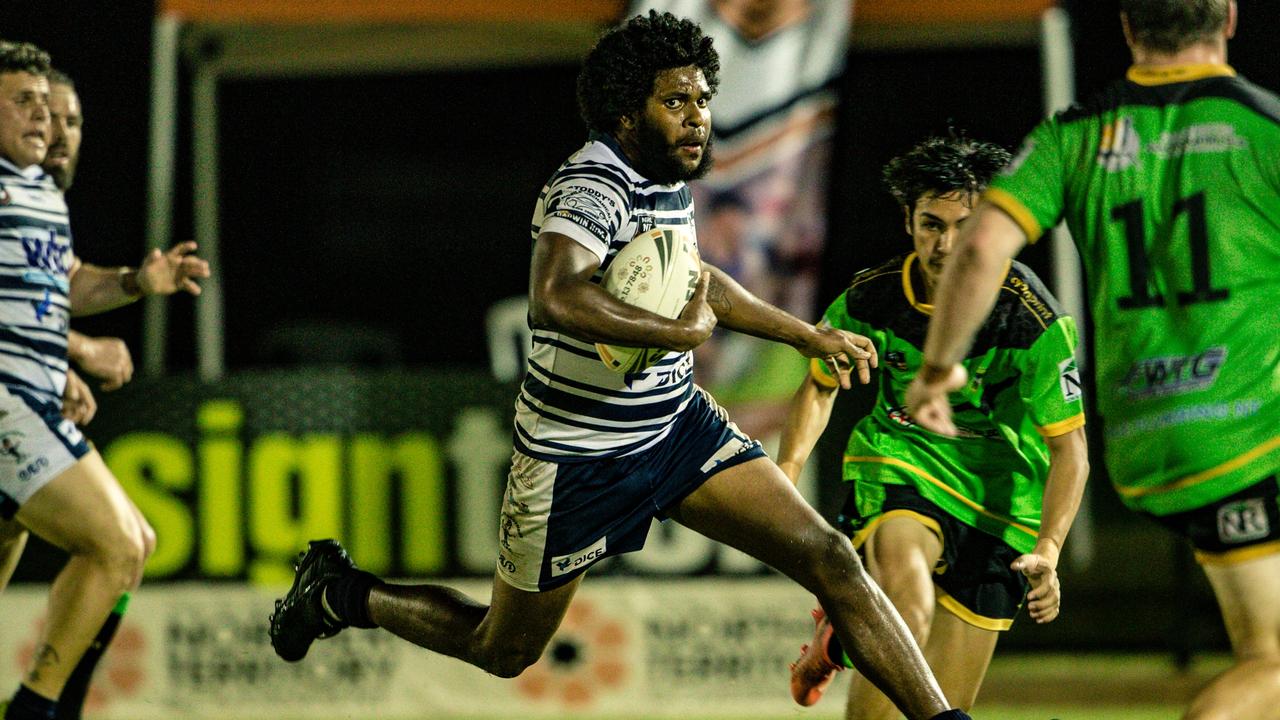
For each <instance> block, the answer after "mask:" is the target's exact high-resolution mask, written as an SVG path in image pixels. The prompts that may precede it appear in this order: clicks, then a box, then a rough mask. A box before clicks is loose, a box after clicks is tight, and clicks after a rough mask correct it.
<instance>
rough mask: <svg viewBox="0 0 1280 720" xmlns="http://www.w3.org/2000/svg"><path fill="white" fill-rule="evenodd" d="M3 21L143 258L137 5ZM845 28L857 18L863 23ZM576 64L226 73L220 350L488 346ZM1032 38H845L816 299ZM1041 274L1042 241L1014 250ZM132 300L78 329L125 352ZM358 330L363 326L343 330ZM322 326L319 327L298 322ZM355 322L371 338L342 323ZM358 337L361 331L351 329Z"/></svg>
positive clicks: (89, 189) (1093, 40) (1270, 71)
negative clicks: (57, 104) (68, 89)
mask: <svg viewBox="0 0 1280 720" xmlns="http://www.w3.org/2000/svg"><path fill="white" fill-rule="evenodd" d="M1064 5H1065V6H1066V7H1067V9H1068V10H1069V11H1070V12H1071V13H1072V17H1073V29H1074V36H1075V52H1076V63H1077V92H1078V94H1080V95H1083V94H1085V93H1087V92H1089V91H1090V90H1092V89H1094V88H1097V87H1099V86H1101V85H1102V84H1104V83H1105V82H1107V81H1108V80H1110V79H1111V78H1113V77H1115V76H1116V75H1118V74H1120V73H1121V72H1123V70H1124V68H1125V67H1126V66H1127V64H1128V56H1127V50H1126V49H1125V48H1124V45H1123V39H1122V37H1121V33H1120V29H1119V24H1118V22H1117V21H1116V15H1115V10H1116V7H1117V3H1116V1H1115V0H1096V1H1095V0H1074V1H1070V0H1069V1H1068V2H1065V3H1064ZM1240 5H1241V10H1240V13H1241V24H1240V32H1239V34H1238V37H1237V39H1236V40H1235V41H1234V42H1233V44H1232V46H1231V61H1232V63H1233V64H1234V65H1235V66H1236V67H1237V68H1238V69H1239V70H1240V71H1241V72H1242V74H1244V75H1246V76H1247V77H1249V78H1250V79H1252V80H1253V81H1255V82H1257V83H1259V84H1261V85H1263V86H1264V87H1268V88H1272V89H1275V88H1278V87H1280V64H1278V63H1276V62H1274V56H1273V55H1272V54H1271V53H1272V49H1271V47H1270V39H1271V38H1270V36H1271V28H1274V27H1277V26H1278V24H1280V8H1277V7H1276V5H1275V3H1267V2H1262V1H1261V0H1244V1H1243V2H1241V3H1240ZM0 7H2V10H0V13H2V14H0V18H2V19H0V37H5V38H9V39H21V40H28V41H32V42H35V43H37V44H38V45H40V46H42V47H44V48H45V49H47V50H48V51H49V52H50V53H51V54H52V55H53V57H54V61H55V63H56V64H57V65H58V66H60V67H61V68H63V69H64V70H66V71H68V72H69V73H70V74H71V75H72V76H73V77H75V78H76V80H77V82H78V85H79V92H80V95H81V97H82V100H83V103H84V108H85V114H86V126H85V138H86V139H85V145H84V151H83V156H82V161H81V168H80V173H79V176H78V179H77V182H76V186H75V187H74V188H73V189H72V191H71V193H70V194H69V199H70V204H71V208H72V216H73V228H74V232H75V237H76V248H77V252H78V253H79V254H80V255H81V256H82V257H84V258H85V259H87V260H89V261H91V262H97V263H99V264H125V263H129V264H135V263H136V262H137V260H138V258H139V257H140V256H141V254H142V251H143V245H144V227H145V208H146V203H145V191H146V175H145V171H146V164H147V138H148V124H147V123H148V115H149V110H148V104H149V88H150V59H151V55H150V53H151V21H152V13H153V5H152V4H151V3H148V2H138V1H136V0H126V1H125V2H115V3H98V2H90V1H89V0H42V1H41V2H30V1H27V2H15V1H14V0H4V2H0ZM854 32H855V33H856V32H857V30H856V20H855V30H854ZM575 72H576V69H575V67H573V66H564V65H555V66H530V67H521V68H514V69H501V70H497V69H478V70H467V71H453V72H438V73H430V74H409V75H389V76H372V77H358V78H356V77H351V78H327V79H309V80H297V79H290V80H269V81H267V80H263V81H230V82H224V83H222V85H221V88H220V90H221V97H222V105H221V116H220V118H219V122H220V131H221V137H222V140H223V144H222V156H221V159H220V162H221V164H222V193H223V215H222V218H221V220H222V228H223V239H222V258H221V270H222V273H223V277H224V280H225V298H226V318H227V319H226V327H227V356H228V364H229V367H231V368H232V369H235V368H242V367H250V366H259V365H271V364H282V363H284V364H288V363H292V362H295V361H299V360H304V359H311V360H317V359H318V360H324V359H325V358H324V354H325V353H326V352H332V353H334V354H335V355H336V356H337V359H346V358H348V357H355V358H357V359H358V360H364V361H367V362H369V363H372V364H380V365H388V364H390V365H394V364H407V365H439V364H451V365H456V364H466V365H477V364H483V363H485V362H486V356H485V346H484V336H483V332H482V328H483V313H484V310H485V308H487V307H488V305H489V304H490V303H492V302H493V301H495V300H498V299H501V298H504V297H509V296H511V295H517V294H521V293H523V292H524V283H525V277H526V272H527V261H528V252H529V243H528V238H527V234H526V230H525V228H527V227H528V225H527V223H528V219H529V217H530V215H531V212H532V207H533V200H534V198H535V197H536V195H537V192H538V190H539V189H540V187H541V185H542V182H543V181H544V180H545V179H546V177H547V176H548V175H549V174H550V173H551V171H552V170H553V169H554V168H555V167H556V166H557V165H558V164H559V162H560V161H561V160H563V158H564V157H565V156H566V155H567V154H568V153H569V152H571V151H572V150H573V149H575V148H576V147H578V146H579V144H580V143H581V142H582V140H583V138H584V137H585V131H584V129H583V126H582V124H581V122H580V121H579V120H578V117H577V112H576V107H575V104H574V99H573V81H572V80H573V76H574V74H575ZM1039 78H1040V67H1039V56H1038V52H1037V51H1036V50H1035V49H1033V48H1026V49H1009V48H977V49H954V48H941V49H937V50H932V51H855V52H854V53H852V54H851V55H850V58H849V71H848V73H847V74H846V77H845V79H844V81H843V83H842V87H841V90H842V92H843V94H844V100H845V102H844V105H843V107H842V110H841V114H840V118H839V128H838V139H837V142H838V146H837V156H836V164H835V172H834V176H833V192H832V195H831V197H832V203H831V211H830V220H831V227H832V231H833V232H832V235H831V241H830V243H829V249H828V256H827V258H826V260H827V262H826V263H825V264H824V274H823V285H822V289H821V292H820V296H821V297H823V298H826V297H829V296H833V295H834V294H835V293H837V292H838V291H839V290H840V289H841V288H842V287H843V285H844V283H845V281H846V280H847V279H848V277H849V276H850V275H851V274H852V272H853V271H855V270H857V269H858V268H861V267H866V266H868V265H870V264H872V263H875V262H877V261H879V260H880V259H883V258H885V257H887V256H889V255H892V254H894V253H896V252H898V251H900V250H901V249H903V248H904V247H906V240H907V238H906V236H905V235H904V234H903V233H902V230H901V221H900V217H899V212H898V210H897V208H896V206H895V205H894V204H893V202H892V200H891V199H890V198H889V196H888V195H887V194H886V193H884V192H883V190H882V189H881V188H880V185H879V178H878V173H879V169H880V167H881V166H882V165H883V164H884V162H885V161H887V160H888V159H889V158H891V157H892V156H893V155H895V154H897V153H899V152H902V151H903V150H905V149H907V148H908V147H910V146H911V145H912V144H913V143H914V142H916V141H918V140H919V139H920V138H922V137H923V136H925V135H927V134H930V133H946V132H948V131H949V129H951V128H955V129H957V130H959V131H962V132H965V133H967V134H969V135H971V136H973V137H976V138H980V139H984V140H990V141H994V142H999V143H1001V144H1003V145H1005V146H1007V147H1009V148H1010V149H1013V148H1014V147H1015V146H1016V145H1017V143H1018V141H1019V140H1020V138H1021V137H1022V136H1023V135H1024V134H1025V133H1026V132H1027V131H1028V130H1029V129H1030V128H1031V126H1032V125H1033V124H1034V123H1035V122H1036V121H1037V120H1038V119H1039V118H1040V117H1041V115H1042V112H1041V104H1040V103H1041V100H1040V90H1039V82H1040V80H1039ZM182 105H183V107H184V111H183V115H184V116H183V118H182V119H181V122H180V125H179V127H180V138H179V144H180V167H179V172H178V179H179V187H178V188H177V189H176V192H175V199H176V209H177V218H176V223H175V226H174V232H175V239H180V238H183V237H189V236H190V234H191V219H190V168H189V166H187V165H186V164H185V163H182V162H181V161H184V160H186V157H187V153H186V152H185V151H186V150H188V149H189V132H188V127H189V119H188V118H187V117H186V115H187V113H186V112H185V106H186V104H185V102H184V103H183V104H182ZM1022 259H1023V260H1024V261H1026V262H1028V263H1029V264H1031V265H1032V267H1033V268H1035V269H1037V270H1039V271H1041V272H1042V273H1045V274H1047V272H1048V267H1047V244H1046V245H1045V247H1044V248H1039V247H1033V248H1030V249H1029V250H1028V251H1027V253H1026V254H1025V255H1024V257H1023V258H1022ZM141 318H142V315H141V311H140V308H139V307H133V308H127V309H125V310H122V311H119V312H116V313H113V314H111V315H109V316H105V317H102V318H86V319H83V320H78V321H77V326H78V327H79V328H80V329H82V330H84V331H87V332H90V333H110V334H115V335H119V336H122V337H124V338H125V339H126V340H127V341H129V342H130V345H131V346H132V347H134V348H135V352H140V349H139V348H138V345H139V340H140V337H141V322H142V320H141ZM357 330H358V333H357V332H356V331H357ZM299 335H302V336H304V337H305V336H307V335H311V336H313V337H315V338H316V339H315V342H313V343H311V344H310V345H306V344H305V343H304V344H303V345H304V346H303V347H300V346H299V345H300V343H299V342H298V341H297V339H296V338H297V337H298V336H299ZM192 337H193V331H192V324H191V301H190V300H189V299H187V298H177V299H175V300H174V301H173V302H172V303H171V334H170V337H169V363H170V367H172V368H173V369H175V370H185V369H189V368H191V367H193V366H194V353H193V351H192V348H191V346H192ZM352 337H356V338H363V339H364V340H363V342H367V343H368V345H369V348H368V351H367V352H365V353H363V354H361V351H360V349H359V348H354V349H353V348H352V347H350V341H345V344H344V340H343V338H352ZM355 342H361V340H356V341H355Z"/></svg>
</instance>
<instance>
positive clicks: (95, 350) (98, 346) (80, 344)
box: [67, 330, 133, 391]
mask: <svg viewBox="0 0 1280 720" xmlns="http://www.w3.org/2000/svg"><path fill="white" fill-rule="evenodd" d="M67 357H68V358H70V360H71V361H72V362H74V363H75V364H76V366H77V367H79V368H80V369H81V370H83V371H84V372H85V373H86V374H87V375H91V376H93V377H95V378H97V379H99V380H101V381H102V385H101V387H102V389H103V390H107V391H110V390H116V389H118V388H120V387H122V386H123V385H124V384H125V383H127V382H129V381H130V380H131V379H133V357H132V356H131V355H130V354H129V346H128V345H125V343H124V341H123V340H121V339H120V338H116V337H90V336H88V335H85V334H84V333H79V332H76V331H75V330H68V331H67Z"/></svg>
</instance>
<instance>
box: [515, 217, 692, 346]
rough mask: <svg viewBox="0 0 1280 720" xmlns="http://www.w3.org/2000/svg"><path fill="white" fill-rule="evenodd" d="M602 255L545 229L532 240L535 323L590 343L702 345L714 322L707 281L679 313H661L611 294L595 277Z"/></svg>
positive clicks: (531, 285)
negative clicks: (629, 302) (598, 283)
mask: <svg viewBox="0 0 1280 720" xmlns="http://www.w3.org/2000/svg"><path fill="white" fill-rule="evenodd" d="M599 266H600V259H599V258H597V257H596V256H595V254H594V253H592V252H591V251H590V250H588V249H586V248H585V247H583V246H582V245H581V244H580V243H578V242H577V241H576V240H574V239H573V238H570V237H569V236H567V235H561V234H560V233H553V232H544V233H542V234H541V235H539V236H538V239H537V241H536V242H534V244H533V260H532V262H531V264H530V267H529V317H530V318H531V320H532V322H533V326H534V327H535V328H545V329H548V330H555V331H557V332H564V333H568V334H569V335H572V336H573V337H576V338H578V339H579V340H583V341H586V342H603V343H611V344H617V345H629V346H632V347H655V348H667V349H669V350H677V351H685V350H692V349H693V348H695V347H697V346H699V345H701V344H702V343H703V342H704V341H705V340H706V339H707V338H708V337H710V336H711V331H712V330H714V329H715V326H716V316H715V313H713V312H712V311H711V308H710V307H709V306H708V305H707V287H708V280H707V278H706V277H705V276H704V277H703V278H702V279H701V280H700V281H699V282H698V288H697V289H696V290H695V291H694V294H693V299H691V300H690V301H689V303H688V304H687V305H686V306H685V308H684V311H683V312H682V313H681V314H680V317H678V318H675V319H674V320H673V319H670V318H665V317H662V316H661V315H657V314H655V313H651V312H649V311H647V310H642V309H640V308H638V307H635V306H633V305H628V304H626V303H624V302H622V301H620V300H618V299H617V298H615V297H613V296H612V295H610V294H609V293H608V292H606V291H605V289H604V288H602V287H600V286H599V285H597V284H595V283H593V282H591V276H592V275H593V274H594V273H595V271H596V268H598V267H599Z"/></svg>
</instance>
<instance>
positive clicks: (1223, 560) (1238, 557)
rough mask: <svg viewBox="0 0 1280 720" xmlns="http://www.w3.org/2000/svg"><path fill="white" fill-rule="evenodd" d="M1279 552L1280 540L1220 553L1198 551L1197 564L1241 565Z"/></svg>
mask: <svg viewBox="0 0 1280 720" xmlns="http://www.w3.org/2000/svg"><path fill="white" fill-rule="evenodd" d="M1278 552H1280V540H1272V541H1271V542H1264V543H1259V544H1257V545H1250V546H1249V547H1242V548H1237V549H1235V550H1228V551H1226V552H1220V553H1215V552H1208V551H1205V550H1196V562H1198V563H1200V564H1201V565H1239V564H1240V563H1246V562H1249V561H1250V560H1257V559H1258V558H1261V557H1266V556H1268V555H1274V554H1276V553H1278Z"/></svg>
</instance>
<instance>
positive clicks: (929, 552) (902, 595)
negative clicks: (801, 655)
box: [845, 515, 958, 720]
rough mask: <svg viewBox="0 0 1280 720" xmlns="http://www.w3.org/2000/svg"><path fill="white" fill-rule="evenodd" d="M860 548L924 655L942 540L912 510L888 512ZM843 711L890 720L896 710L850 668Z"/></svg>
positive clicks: (851, 716)
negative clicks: (935, 567)
mask: <svg viewBox="0 0 1280 720" xmlns="http://www.w3.org/2000/svg"><path fill="white" fill-rule="evenodd" d="M863 549H864V553H865V557H866V558H867V571H868V572H870V574H871V577H872V578H873V579H874V580H875V581H876V583H877V584H878V585H880V588H881V589H882V590H884V594H885V595H887V596H888V597H889V601H890V602H892V603H893V606H894V608H896V609H897V611H898V614H900V615H901V616H902V620H903V622H905V623H906V624H907V628H908V629H909V630H910V631H911V635H912V636H913V637H915V639H916V643H917V644H919V645H920V647H922V648H925V657H926V659H927V658H928V656H929V653H928V643H929V642H930V628H931V626H932V623H933V619H934V613H935V607H936V604H935V595H934V587H933V568H934V566H935V565H936V564H937V562H938V558H939V557H941V556H942V541H941V540H939V539H938V536H937V535H935V534H934V532H933V531H932V530H930V529H929V528H928V527H926V526H924V525H923V524H921V523H920V522H919V521H918V520H916V519H915V518H914V517H913V516H910V515H893V516H890V517H886V518H885V519H884V520H883V521H881V523H880V524H879V526H877V527H876V529H875V531H874V532H873V533H872V534H871V536H870V537H869V538H867V541H866V545H865V547H864V548H863ZM931 665H932V663H931ZM933 667H934V668H935V671H934V675H935V677H937V678H938V682H939V685H941V686H942V690H943V694H944V695H945V696H946V698H947V699H948V700H950V701H951V702H952V703H953V704H958V703H957V699H956V698H954V697H952V695H951V693H950V692H949V691H948V689H947V687H946V686H945V685H942V678H941V677H940V676H938V673H937V671H936V667H937V666H936V665H934V666H933ZM845 717H846V718H847V719H848V720H896V718H897V717H898V711H897V709H896V708H895V707H894V705H893V702H892V701H890V700H889V698H887V697H885V695H884V693H882V692H880V691H879V690H878V689H877V688H876V686H875V685H873V684H872V683H871V682H870V681H868V680H867V679H866V678H865V677H863V676H862V675H860V674H858V673H854V674H853V678H852V680H851V682H850V685H849V699H848V704H847V709H846V711H845Z"/></svg>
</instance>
